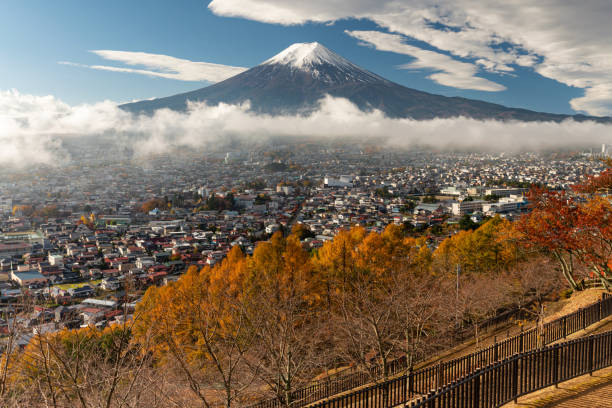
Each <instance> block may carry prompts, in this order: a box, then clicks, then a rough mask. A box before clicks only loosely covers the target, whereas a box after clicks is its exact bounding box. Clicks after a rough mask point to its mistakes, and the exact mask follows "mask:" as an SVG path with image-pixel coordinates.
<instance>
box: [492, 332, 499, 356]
mask: <svg viewBox="0 0 612 408" xmlns="http://www.w3.org/2000/svg"><path fill="white" fill-rule="evenodd" d="M493 339H494V340H493V341H494V342H495V344H494V346H493V361H497V359H498V358H499V350H498V346H497V336H495V337H494V338H493Z"/></svg>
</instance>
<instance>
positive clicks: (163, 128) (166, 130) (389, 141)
mask: <svg viewBox="0 0 612 408" xmlns="http://www.w3.org/2000/svg"><path fill="white" fill-rule="evenodd" d="M611 130H612V126H610V125H603V124H597V123H593V122H585V123H578V122H574V121H572V120H569V121H565V122H563V123H550V122H548V123H533V122H531V123H522V122H499V121H478V120H473V119H466V118H454V119H434V120H428V121H415V120H412V119H391V118H387V117H385V116H384V115H383V113H381V112H380V111H372V112H363V111H360V110H359V109H358V108H357V107H356V106H355V105H353V104H352V103H350V102H349V101H348V100H346V99H337V98H332V97H327V98H325V99H323V100H322V101H321V106H320V109H319V110H317V111H316V112H314V113H312V114H310V115H308V116H293V115H286V116H269V115H256V114H255V113H253V112H251V111H250V110H249V106H248V104H243V105H227V104H220V105H217V106H207V105H204V104H192V105H190V107H189V110H188V111H187V112H176V111H170V110H160V111H157V112H156V113H155V114H154V115H153V116H134V115H132V114H130V113H127V112H125V111H123V110H121V109H119V108H117V105H116V104H115V103H113V102H110V101H104V102H100V103H96V104H91V105H77V106H70V105H68V104H66V103H64V102H62V101H60V100H58V99H56V98H54V97H52V96H32V95H25V94H21V93H19V92H17V91H14V90H13V91H0V145H1V146H2V149H0V165H2V166H7V165H16V166H20V165H28V164H37V163H48V164H62V163H65V162H67V161H68V160H69V153H68V152H67V151H65V150H63V148H62V143H61V142H62V141H63V140H78V139H80V138H87V137H91V136H104V138H105V140H109V143H117V144H119V145H121V146H125V145H126V144H127V145H131V146H132V148H133V149H134V151H135V152H136V154H137V155H147V154H151V153H162V152H164V153H165V152H167V151H168V150H169V149H172V148H173V147H180V146H189V147H193V148H200V147H206V146H217V145H219V144H223V143H226V142H227V141H228V140H240V141H265V140H266V138H269V137H285V138H287V139H288V140H291V139H292V138H296V137H298V138H303V137H314V138H333V137H341V138H352V139H353V140H355V141H357V142H360V141H377V142H379V143H380V144H384V145H387V146H392V147H398V148H408V147H411V146H415V145H418V146H423V147H432V148H440V149H444V148H463V149H471V150H494V151H517V150H520V149H528V150H537V149H544V148H552V149H558V148H564V147H570V146H572V147H573V146H577V147H589V146H597V145H599V144H600V143H602V142H605V143H609V142H610V136H609V135H610V133H611V132H610V131H611Z"/></svg>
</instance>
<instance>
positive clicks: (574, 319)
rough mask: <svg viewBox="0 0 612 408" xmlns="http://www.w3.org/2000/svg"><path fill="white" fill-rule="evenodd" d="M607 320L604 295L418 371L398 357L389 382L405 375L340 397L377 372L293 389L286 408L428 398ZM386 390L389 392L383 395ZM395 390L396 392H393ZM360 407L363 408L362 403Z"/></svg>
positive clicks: (267, 404) (269, 405) (269, 403)
mask: <svg viewBox="0 0 612 408" xmlns="http://www.w3.org/2000/svg"><path fill="white" fill-rule="evenodd" d="M610 315H612V296H611V295H609V294H606V293H604V294H603V295H602V299H601V300H600V301H598V302H596V303H594V304H592V305H590V306H587V307H585V308H581V309H578V310H577V311H575V312H573V313H570V314H568V315H565V316H562V317H560V318H559V319H556V320H553V321H551V322H549V323H546V324H544V326H543V328H542V329H541V330H540V329H538V328H532V329H530V330H526V331H522V332H521V333H520V334H518V335H516V336H513V337H509V338H507V339H505V340H503V341H500V342H496V343H495V344H494V345H492V346H490V347H487V348H485V349H482V350H479V351H477V352H474V353H471V354H468V355H466V356H462V357H459V358H456V359H454V360H451V361H448V362H443V363H440V364H438V365H435V366H431V367H426V368H422V369H420V370H417V371H409V367H408V366H407V364H406V361H407V360H406V358H405V357H400V358H398V359H396V360H394V361H392V362H391V363H390V366H389V369H388V372H389V376H390V377H394V376H397V375H400V374H403V373H405V375H404V376H402V377H399V378H398V379H392V380H389V381H385V382H381V383H378V384H375V385H371V386H368V387H365V388H363V389H360V390H357V391H355V392H351V393H348V394H346V395H343V396H339V397H333V396H334V395H338V394H341V393H343V392H346V391H349V390H351V389H354V388H358V387H363V386H364V385H366V384H368V383H372V378H380V377H381V373H380V372H379V371H381V370H380V368H378V367H377V368H376V369H375V370H378V371H374V372H373V373H365V372H353V373H351V374H348V375H344V376H341V377H339V378H336V379H333V380H329V381H320V382H317V383H315V384H312V385H310V386H307V387H305V388H301V389H298V390H295V391H294V392H293V393H292V394H291V404H290V406H291V407H292V408H300V407H304V406H306V405H310V404H313V403H316V402H317V401H321V400H323V399H326V398H330V397H332V398H330V399H328V400H327V401H324V402H322V403H320V404H316V405H314V406H316V407H328V406H329V407H330V408H341V407H348V406H349V405H351V406H353V405H352V404H355V403H356V404H357V405H355V406H360V405H359V403H360V401H374V400H376V401H379V400H386V398H387V394H388V393H391V394H389V395H392V396H393V398H400V399H401V398H408V399H413V398H415V397H417V396H420V395H425V394H427V393H428V392H430V390H433V389H438V388H440V387H443V386H445V385H447V384H451V383H452V382H453V381H455V380H457V379H459V378H463V377H464V376H466V375H469V374H470V373H472V372H474V371H475V370H478V369H480V368H482V367H485V366H488V365H490V364H492V363H495V362H498V361H502V360H504V359H506V358H508V357H510V356H512V355H515V354H518V353H523V352H528V351H531V350H535V349H538V348H541V347H543V346H544V345H546V344H550V343H553V342H555V341H557V340H560V339H563V338H565V337H567V336H568V335H570V334H573V333H576V332H578V331H580V330H583V329H584V328H586V327H587V326H590V325H591V324H594V323H596V322H598V321H600V320H602V319H605V318H606V317H608V316H610ZM404 377H406V381H407V386H406V388H404V391H402V392H404V394H401V392H400V391H398V390H399V389H400V388H401V385H400V384H399V383H398V382H397V381H400V382H401V378H404ZM387 387H390V388H389V389H388V390H387ZM394 387H400V388H397V390H396V388H394ZM402 395H403V397H402ZM345 398H349V399H351V401H352V402H351V403H350V404H349V405H342V404H344V403H345V402H342V403H340V405H335V404H338V403H339V402H338V401H346V400H345ZM404 402H405V401H404ZM282 406H285V405H284V404H283V403H282V402H281V401H279V399H268V400H263V401H260V402H258V403H256V404H254V405H250V406H249V407H248V408H280V407H282ZM364 406H365V407H368V405H367V402H366V405H364Z"/></svg>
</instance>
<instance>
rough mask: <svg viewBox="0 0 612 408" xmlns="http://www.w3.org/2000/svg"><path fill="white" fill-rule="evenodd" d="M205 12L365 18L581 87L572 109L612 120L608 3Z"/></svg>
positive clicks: (265, 17) (287, 6)
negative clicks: (606, 116) (610, 117)
mask: <svg viewBox="0 0 612 408" xmlns="http://www.w3.org/2000/svg"><path fill="white" fill-rule="evenodd" d="M209 8H210V9H211V10H212V11H213V12H214V13H216V14H218V15H226V16H234V17H244V18H248V19H251V20H258V21H263V22H267V23H278V24H303V23H305V22H308V21H312V22H321V23H327V22H333V21H336V20H340V19H345V18H364V19H370V20H372V21H374V22H376V23H377V24H378V25H379V26H380V27H382V28H385V29H387V30H389V31H390V32H392V33H397V34H402V35H404V36H407V37H409V38H412V39H416V40H419V41H423V42H426V43H427V44H429V45H431V46H433V47H435V48H436V49H438V50H442V51H445V52H448V53H450V54H451V55H453V56H457V57H461V58H468V59H472V60H473V61H474V63H475V64H478V65H479V66H481V67H483V68H484V69H486V70H489V71H492V72H510V69H512V67H513V65H518V66H524V67H532V68H533V69H534V71H535V72H537V73H539V74H540V75H542V76H545V77H547V78H551V79H554V80H556V81H559V82H560V83H563V84H566V85H568V86H573V87H577V88H582V89H584V90H585V94H584V96H582V97H579V98H576V99H574V100H572V101H571V102H570V103H571V106H572V107H573V108H574V109H577V110H582V111H585V112H587V113H589V114H597V115H602V114H607V115H610V114H612V42H610V40H609V39H610V38H612V24H610V19H611V18H612V7H611V5H610V0H589V1H588V2H575V1H566V0H540V1H537V2H534V1H533V0H514V1H506V0H490V1H481V0H411V1H402V0H379V1H367V0H335V1H328V0H310V1H307V2H304V1H295V2H288V1H285V0H213V1H212V2H211V3H210V4H209ZM264 12H265V13H264ZM438 79H440V78H438Z"/></svg>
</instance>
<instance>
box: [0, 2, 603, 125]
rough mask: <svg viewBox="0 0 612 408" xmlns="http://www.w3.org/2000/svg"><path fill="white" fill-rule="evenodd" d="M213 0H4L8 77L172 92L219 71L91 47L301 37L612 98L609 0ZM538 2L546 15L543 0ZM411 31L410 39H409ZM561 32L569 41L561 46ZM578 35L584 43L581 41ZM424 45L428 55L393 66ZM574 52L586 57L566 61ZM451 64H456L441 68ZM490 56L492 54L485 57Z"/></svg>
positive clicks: (527, 100)
mask: <svg viewBox="0 0 612 408" xmlns="http://www.w3.org/2000/svg"><path fill="white" fill-rule="evenodd" d="M521 2H523V0H519V1H518V3H521ZM209 3H210V2H209V1H202V0H181V1H167V0H129V1H126V0H105V1H82V0H54V1H48V0H2V2H0V16H1V18H2V24H0V36H1V37H2V38H3V41H2V42H0V60H1V61H2V64H0V90H8V89H17V90H18V91H19V92H21V93H24V94H32V95H48V94H49V95H54V96H55V97H56V98H58V99H60V100H62V101H65V102H67V103H69V104H79V103H94V102H98V101H102V100H112V101H116V102H123V101H130V100H134V99H144V98H151V97H159V96H166V95H171V94H175V93H179V92H184V91H188V90H193V89H197V88H200V87H203V86H206V85H208V84H210V82H206V81H193V80H177V79H169V78H161V77H152V76H147V75H141V74H135V73H126V72H110V71H106V70H101V69H91V68H88V67H87V66H93V65H102V66H111V67H118V68H128V69H149V68H150V67H146V66H143V65H142V64H136V65H128V64H126V63H125V62H122V61H118V60H110V59H108V58H106V59H105V58H102V57H101V56H100V55H96V54H94V53H92V52H90V51H92V50H111V51H129V52H142V53H148V54H156V55H164V56H170V57H174V58H179V59H183V60H189V61H193V62H206V63H213V64H222V65H227V66H232V67H252V66H254V65H257V64H258V63H260V62H262V61H264V60H266V59H268V58H270V57H271V56H273V55H274V54H276V53H278V52H280V51H281V50H283V49H284V48H286V47H287V46H289V45H291V44H292V43H295V42H312V41H318V42H320V43H322V44H324V45H325V46H327V47H328V48H330V49H331V50H333V51H335V52H337V53H339V54H341V55H342V56H344V57H345V58H348V59H349V60H351V61H352V62H354V63H356V64H358V65H360V66H362V67H364V68H366V69H369V70H371V71H373V72H375V73H377V74H379V75H381V76H383V77H386V78H388V79H390V80H392V81H395V82H398V83H400V84H402V85H405V86H408V87H412V88H416V89H420V90H424V91H427V92H432V93H438V94H443V95H449V96H462V97H467V98H475V99H482V100H486V101H491V102H496V103H500V104H504V105H508V106H516V107H523V108H527V109H533V110H538V111H548V112H557V113H573V112H576V111H583V112H588V113H591V114H609V112H610V111H612V102H611V101H612V85H611V84H612V79H611V78H610V77H609V76H610V75H611V74H610V69H609V68H610V66H609V65H608V64H609V63H610V60H609V59H608V58H607V57H608V56H609V55H612V50H611V49H609V48H610V46H609V45H605V43H604V42H603V41H602V40H601V39H596V38H595V36H596V34H595V33H600V34H599V36H602V37H604V38H610V37H609V36H608V35H606V30H609V28H608V26H609V24H604V22H605V21H609V18H610V17H612V10H610V9H609V8H606V4H607V3H609V2H608V1H602V2H597V1H593V7H592V9H591V8H590V7H586V6H581V5H578V6H577V7H576V8H575V9H571V8H567V7H557V8H556V9H555V10H554V12H552V13H551V12H549V11H550V10H551V9H550V8H549V9H548V10H547V9H546V8H547V7H552V6H554V5H555V4H554V1H553V0H545V1H542V3H550V4H542V11H541V12H542V16H545V17H542V19H541V20H540V21H541V24H536V23H535V22H533V21H531V18H530V19H527V18H526V17H525V15H523V14H521V13H522V11H521V10H522V9H521V6H520V5H517V4H515V5H514V8H518V10H513V8H512V7H510V8H509V7H508V6H506V5H505V4H504V2H501V1H500V2H499V4H498V5H497V6H495V5H493V4H492V3H496V2H491V4H489V6H490V7H483V8H479V7H477V6H474V5H473V4H471V2H470V1H468V0H456V2H451V3H452V7H453V11H452V13H451V12H448V10H446V11H445V7H450V6H449V4H451V3H448V1H439V2H435V1H426V0H422V1H418V2H415V3H419V6H418V7H416V6H414V7H412V6H409V5H401V6H398V4H397V3H394V2H392V1H382V0H381V1H366V0H341V1H337V2H333V4H331V5H330V4H329V3H330V2H328V1H319V0H313V1H311V2H306V3H308V4H306V5H304V4H293V3H294V2H287V1H285V2H283V1H280V0H262V1H259V2H257V1H255V0H215V2H214V3H215V4H213V5H209ZM302 3H304V2H302ZM402 3H403V2H402ZM406 3H408V2H406ZM447 3H448V4H447ZM463 3H465V6H464V5H463ZM561 3H563V2H561ZM561 3H559V4H561ZM565 3H567V2H565ZM595 3H599V5H598V6H597V7H595V5H596V4H595ZM528 4H529V2H526V3H525V7H524V9H527V7H526V6H527V5H528ZM264 6H265V8H264V9H262V8H261V7H264ZM585 9H586V10H585ZM262 10H263V11H262ZM440 10H442V11H440ZM529 12H530V13H535V15H534V16H533V20H538V14H537V13H538V10H537V7H536V10H535V11H534V10H530V11H529ZM608 12H609V13H608ZM436 13H437V14H436ZM606 13H608V14H607V15H606ZM551 15H552V16H551ZM398 16H399V17H398ZM570 18H573V19H574V20H578V21H577V23H576V24H577V26H579V27H583V29H581V31H580V33H579V34H576V33H577V31H576V30H575V27H572V26H570V25H569V24H565V26H567V27H565V26H564V22H565V21H566V20H567V21H569V19H570ZM528 20H529V21H528ZM600 21H601V22H600ZM419 24H422V26H421V29H419ZM585 24H587V26H585ZM591 26H592V27H591ZM423 27H424V28H426V29H425V30H423V29H422V28H423ZM572 30H573V31H572ZM602 30H603V31H602ZM351 33H353V34H351ZM421 33H426V34H427V35H422V36H421ZM419 37H420V38H419ZM591 40H593V42H592V43H591V42H590V41H591ZM572 41H575V42H576V43H573V42H572ZM563 42H565V45H564V43H563ZM578 42H579V43H578ZM585 42H587V43H586V44H585ZM364 43H366V44H367V46H365V45H364ZM406 44H407V45H410V48H406V47H403V46H404V45H406ZM558 44H561V45H560V46H559V47H561V48H555V47H557V45H558ZM578 45H580V46H581V47H582V48H584V49H583V50H581V51H577V50H578V48H579V47H578ZM562 47H565V48H562ZM606 47H608V48H606ZM594 49H596V50H598V51H597V55H594V54H593V51H592V50H594ZM566 50H571V52H572V53H573V54H572V53H569V55H568V52H566ZM589 50H591V51H589ZM422 51H429V53H424V54H423V53H422ZM589 52H590V53H591V54H589ZM419 56H420V57H419ZM521 56H528V57H530V60H529V61H527V62H525V61H526V60H527V59H522V58H521ZM419 58H421V60H420V65H418V64H417V65H413V66H411V67H409V69H400V68H398V67H399V66H401V65H405V64H410V63H413V64H414V62H415V61H419ZM447 60H448V61H447ZM440 61H441V62H440ZM445 61H446V62H445ZM571 61H574V62H576V61H577V62H584V65H583V66H582V65H581V66H578V67H576V66H571V67H570V62H571ZM61 62H64V63H61ZM65 62H68V63H70V64H65ZM461 63H464V64H461ZM444 64H447V65H448V66H449V67H452V68H450V70H451V71H452V72H447V73H446V74H444V75H439V76H436V75H435V74H436V73H439V72H440V70H443V69H445V68H444V66H445V65H444ZM491 64H497V66H496V67H494V68H486V67H489V66H490V65H491ZM466 70H467V73H466ZM470 70H472V71H473V72H472V71H470ZM474 79H478V80H481V79H484V80H486V81H484V82H486V83H488V84H493V85H494V87H496V88H497V89H503V90H492V91H483V90H478V89H480V88H482V86H476V85H473V84H476V83H477V81H476V82H475V81H472V80H474ZM481 82H482V81H481ZM457 84H461V85H460V86H456V85H457ZM452 85H455V86H452ZM504 88H505V89H504ZM571 101H574V102H571ZM572 105H573V107H574V109H572Z"/></svg>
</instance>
